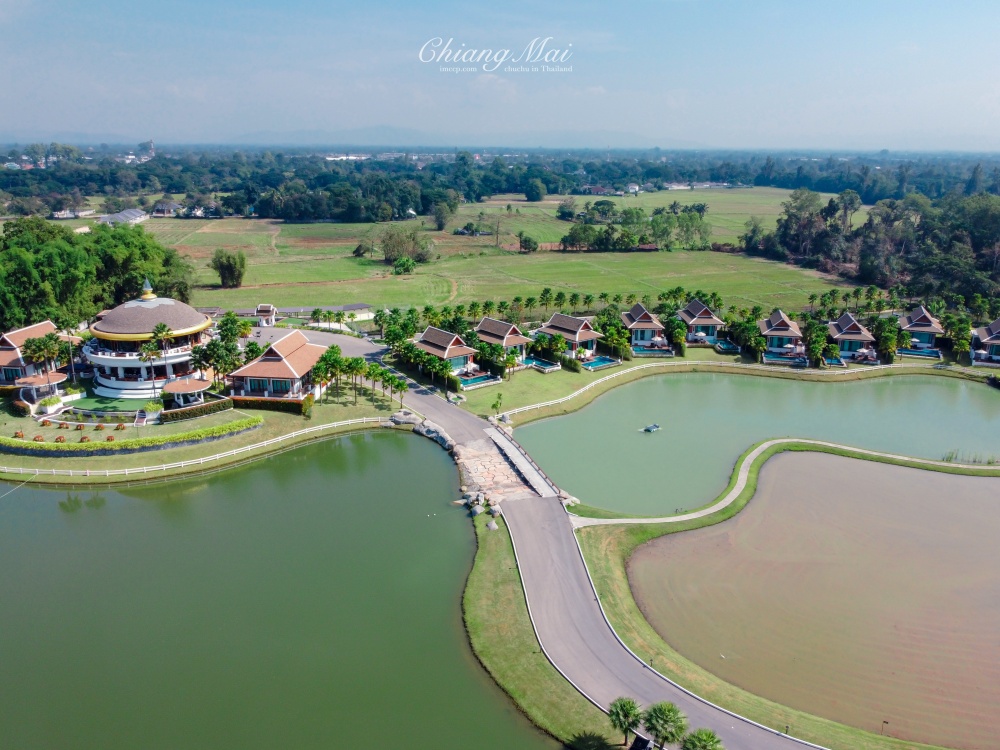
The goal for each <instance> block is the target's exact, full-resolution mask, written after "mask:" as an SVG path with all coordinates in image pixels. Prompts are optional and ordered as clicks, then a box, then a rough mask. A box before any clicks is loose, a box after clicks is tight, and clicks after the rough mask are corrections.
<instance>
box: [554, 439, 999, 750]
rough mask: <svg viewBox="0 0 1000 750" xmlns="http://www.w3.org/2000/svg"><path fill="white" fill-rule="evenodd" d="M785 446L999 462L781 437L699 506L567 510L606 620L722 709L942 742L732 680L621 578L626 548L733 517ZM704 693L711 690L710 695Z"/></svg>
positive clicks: (840, 743) (827, 729)
mask: <svg viewBox="0 0 1000 750" xmlns="http://www.w3.org/2000/svg"><path fill="white" fill-rule="evenodd" d="M787 451H808V452H817V453H829V454H833V455H840V456H845V457H848V458H854V459H858V460H866V461H872V462H877V463H887V464H891V465H896V466H903V467H906V468H915V469H921V470H925V471H938V472H943V473H951V474H958V475H963V476H980V477H1000V467H997V466H982V465H974V464H951V463H948V462H944V461H932V460H929V459H914V458H911V457H909V456H901V455H897V454H889V453H883V452H879V451H872V450H866V449H856V448H852V447H850V446H844V445H840V444H837V443H830V442H828V441H819V440H804V439H803V440H799V439H794V438H781V439H772V440H765V441H762V442H760V443H757V444H755V445H754V446H751V448H749V449H748V450H747V451H746V452H744V453H743V454H742V455H741V456H740V458H739V459H737V462H736V464H735V465H734V467H733V471H732V473H731V475H730V482H729V485H728V486H727V488H726V489H725V490H723V492H722V493H721V495H720V496H719V497H718V498H717V499H716V500H714V501H712V502H710V503H709V504H708V505H706V506H705V507H703V508H702V509H701V510H699V511H693V512H691V513H686V514H682V515H679V516H671V517H665V518H584V517H580V516H574V515H573V514H572V513H571V512H570V511H568V510H567V514H568V515H570V517H571V518H570V521H571V523H572V524H573V526H574V533H573V536H574V538H575V539H576V542H577V546H578V548H579V550H580V555H581V557H582V558H583V559H584V561H585V565H586V566H587V573H588V576H589V577H590V580H591V583H592V584H593V586H594V592H595V594H596V595H597V597H598V599H599V602H600V606H601V610H602V613H604V615H605V618H606V619H607V623H608V627H610V628H611V629H612V630H613V632H614V633H615V637H616V638H618V639H619V640H620V641H621V643H622V645H623V646H625V647H626V648H627V649H629V651H631V652H632V653H635V652H636V651H638V652H640V653H644V654H645V653H655V654H656V657H657V658H658V659H659V660H660V663H661V664H663V666H662V667H661V669H664V670H665V671H667V672H668V674H666V675H664V679H667V680H669V681H670V682H672V683H674V684H677V685H678V686H679V687H680V688H681V689H682V690H685V691H687V692H692V693H693V694H695V695H697V696H698V697H700V698H701V699H702V700H706V701H711V702H712V703H713V704H716V703H717V704H718V705H719V706H720V707H721V708H722V709H723V710H725V711H727V712H732V713H734V714H737V715H739V716H741V717H745V718H746V719H749V720H751V721H754V722H756V723H760V724H763V725H765V726H767V725H771V726H779V727H780V726H784V725H785V724H791V725H792V726H793V727H794V730H793V731H794V732H795V733H796V734H798V735H799V736H800V737H801V738H802V739H803V740H804V741H805V742H807V743H810V744H815V745H817V746H821V745H819V743H825V744H826V745H827V746H830V747H851V748H864V749H865V750H876V749H878V750H881V749H882V748H885V749H886V750H888V749H889V748H893V749H896V748H899V747H904V746H905V747H909V748H915V747H920V748H935V749H939V750H944V748H941V747H940V746H937V745H926V744H921V743H917V742H911V741H903V740H898V739H895V738H892V737H888V736H881V735H877V734H874V733H872V732H868V731H865V730H863V729H859V728H857V727H852V726H849V725H846V724H842V723H839V722H836V721H833V720H830V719H825V718H823V717H820V716H816V715H813V714H808V713H805V712H803V711H799V710H796V709H792V708H789V707H788V706H785V705H783V704H779V703H777V702H774V701H771V700H768V699H766V698H762V697H760V696H757V695H754V694H753V693H750V692H749V691H746V690H743V689H742V688H738V687H736V686H734V685H732V684H730V683H728V682H726V681H725V680H723V679H721V678H719V677H716V676H715V675H714V674H712V673H711V672H709V671H708V670H706V669H704V668H703V667H701V666H700V665H697V664H695V663H694V662H691V661H690V660H688V659H687V658H686V657H684V656H683V655H682V654H680V653H679V652H677V651H676V650H675V649H673V648H672V647H671V646H670V645H669V644H667V643H666V641H664V640H663V638H662V637H661V636H660V635H659V634H658V633H656V631H655V630H653V629H652V626H651V625H650V624H649V622H648V621H647V620H646V619H645V617H644V616H643V615H642V613H641V610H640V609H639V607H638V604H637V603H636V601H635V598H634V595H633V593H632V589H631V586H630V585H629V583H628V578H627V563H628V559H629V557H630V556H631V554H632V553H633V552H634V551H635V550H636V549H638V548H639V547H640V546H642V545H643V544H645V543H646V542H649V541H652V540H654V539H657V538H660V537H662V536H665V535H667V534H671V533H676V532H680V531H689V530H694V529H698V528H704V527H707V526H712V525H715V524H717V523H721V522H723V521H726V520H729V519H730V518H732V517H734V516H735V515H737V514H738V513H740V512H741V511H742V510H743V509H744V508H745V507H746V505H747V504H748V503H749V501H750V500H751V499H752V498H753V496H754V494H756V490H757V477H758V474H759V472H760V469H761V468H762V467H763V466H764V464H766V463H767V461H768V460H769V459H770V458H771V457H773V456H775V455H777V454H780V453H784V452H787ZM623 633H624V635H623ZM706 694H707V695H708V696H712V697H711V698H708V697H706Z"/></svg>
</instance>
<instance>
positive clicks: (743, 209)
mask: <svg viewBox="0 0 1000 750" xmlns="http://www.w3.org/2000/svg"><path fill="white" fill-rule="evenodd" d="M787 196H788V191H785V190H777V189H771V188H753V189H741V190H696V191H688V190H672V191H661V192H658V193H643V194H641V195H638V196H633V197H628V198H615V199H614V200H615V201H616V202H618V203H619V204H625V205H641V206H642V207H644V208H645V209H646V210H647V211H650V212H651V211H652V209H654V208H656V207H658V206H669V205H670V204H671V203H672V202H673V201H675V200H676V201H678V202H679V203H681V204H682V205H686V204H691V203H706V204H707V205H708V213H707V214H706V219H707V220H708V221H709V222H710V223H711V224H712V225H713V231H714V236H715V239H716V240H717V241H720V242H727V241H729V242H733V241H735V240H736V237H737V236H738V235H739V233H740V232H742V231H743V224H744V222H746V220H747V219H748V218H749V217H750V216H751V215H755V216H760V217H761V218H763V219H764V220H765V222H766V223H768V224H769V225H773V224H774V222H775V221H776V220H777V217H778V216H779V214H780V213H781V203H782V201H784V200H785V199H786V198H787ZM563 197H564V196H548V197H546V199H545V200H544V201H541V202H538V203H527V202H526V201H525V200H524V197H523V196H522V195H509V196H496V197H494V198H492V199H490V200H487V201H484V202H482V203H475V204H465V205H462V206H460V207H459V210H458V212H457V213H456V215H455V216H454V217H452V219H451V221H450V222H449V224H448V226H447V227H446V228H445V230H444V231H442V232H438V231H436V230H435V229H434V228H433V225H432V222H431V220H430V219H429V218H424V217H421V218H418V219H414V220H412V221H411V222H407V224H406V226H418V227H420V228H421V231H423V232H425V233H426V236H427V237H428V239H431V240H432V241H433V242H434V256H435V257H434V259H433V260H432V261H431V262H430V263H427V264H425V265H420V266H418V267H417V270H416V272H415V273H414V274H412V275H406V276H393V275H392V274H391V272H390V270H389V268H388V267H387V266H386V265H385V264H384V263H383V262H382V261H381V260H380V259H379V258H378V257H377V256H376V257H375V258H370V257H365V258H355V257H354V256H353V255H352V251H353V249H354V248H355V247H356V246H357V245H358V243H359V242H361V241H362V240H363V239H365V238H374V237H377V235H378V233H379V232H381V231H383V227H382V226H381V225H378V224H367V223H366V224H334V223H320V224H283V223H282V222H280V221H273V220H266V219H242V218H229V219H150V220H148V221H146V222H145V223H143V224H142V226H143V228H144V229H145V230H146V231H147V232H150V233H152V234H153V235H155V236H156V237H157V239H159V240H160V241H161V242H162V243H163V244H165V245H169V246H171V247H175V248H176V249H177V250H178V251H179V252H180V253H181V254H182V255H184V256H186V257H187V258H188V259H189V260H190V261H191V262H192V263H193V264H194V266H195V268H196V284H197V286H196V289H195V293H194V302H195V304H198V305H220V306H222V307H227V306H228V307H246V306H250V305H255V304H257V303H258V302H270V303H272V304H277V305H303V306H310V305H326V304H343V303H349V302H368V303H370V304H373V305H386V306H407V305H417V306H423V305H425V304H433V305H443V304H455V303H468V302H470V301H472V300H479V301H484V300H486V299H493V300H497V301H499V300H502V299H507V300H510V299H511V298H512V297H514V296H516V295H521V296H524V297H526V296H529V295H537V294H538V292H539V291H540V290H541V288H542V287H546V286H547V287H551V288H552V289H553V290H554V291H565V292H566V293H567V294H570V293H572V292H578V293H580V294H581V295H584V294H594V295H598V294H600V293H601V292H608V293H609V294H612V295H613V294H617V293H621V294H629V293H636V294H637V295H638V296H640V297H641V296H642V295H644V294H650V295H652V296H653V297H654V298H655V296H656V294H657V293H658V292H660V291H663V290H665V289H671V288H673V287H676V286H683V287H684V288H686V289H692V290H693V289H703V290H705V291H715V292H718V293H719V294H720V295H722V297H723V299H724V300H725V302H726V304H727V305H729V304H735V305H738V306H752V305H754V304H760V305H762V306H763V307H765V308H767V309H771V308H772V307H775V306H781V307H785V308H789V309H796V308H801V307H803V306H804V305H806V304H807V302H806V300H807V298H808V296H809V294H810V293H812V292H822V291H825V290H826V289H828V288H829V287H830V286H831V285H834V284H836V283H837V282H836V281H835V280H833V279H830V278H825V277H823V276H822V275H821V274H818V273H815V272H811V271H804V270H802V269H798V268H794V267H791V266H788V265H785V264H782V263H774V262H770V261H765V260H759V259H754V258H747V257H744V256H741V255H730V254H724V253H714V252H683V251H682V252H659V253H632V254H629V253H574V254H564V253H562V252H559V251H547V250H544V249H543V250H541V251H540V252H538V253H534V254H532V255H521V254H519V253H517V252H515V251H514V250H513V249H512V248H513V247H514V246H515V243H516V234H517V232H519V231H524V232H525V233H527V234H529V235H530V236H532V237H534V238H535V239H537V240H538V241H539V242H542V243H556V242H558V241H559V239H560V238H561V237H562V235H563V234H565V233H566V231H567V230H568V228H569V226H570V225H569V223H568V222H564V221H560V220H558V219H556V218H555V212H556V208H557V207H558V205H559V201H560V200H561V199H562V198H563ZM575 200H576V202H577V205H578V206H579V207H580V208H581V209H582V208H583V204H584V203H585V202H586V201H587V200H594V198H593V197H592V196H577V197H576V198H575ZM508 204H509V205H510V207H511V210H510V211H509V212H508V211H507V206H508ZM481 214H482V218H483V219H484V220H485V221H486V222H487V223H489V220H490V218H491V217H495V216H496V215H497V214H501V215H502V217H503V218H502V224H501V236H500V241H499V243H498V242H497V240H496V238H494V237H492V236H481V237H471V236H461V235H454V234H453V233H452V232H453V230H454V229H455V228H458V227H461V226H464V225H465V224H466V223H467V222H470V221H471V222H477V221H479V220H480V215H481ZM862 214H863V211H861V212H859V213H858V215H857V216H856V217H855V221H856V222H857V221H863V216H862ZM498 245H499V246H498ZM216 248H225V249H227V250H231V251H235V250H242V251H243V252H244V253H246V256H247V260H248V269H247V273H246V276H245V278H244V282H243V287H242V288H240V289H235V290H224V289H221V288H219V286H218V276H217V275H216V274H215V272H214V271H212V270H211V269H210V268H209V267H208V264H209V261H210V259H211V256H212V253H214V252H215V249H216Z"/></svg>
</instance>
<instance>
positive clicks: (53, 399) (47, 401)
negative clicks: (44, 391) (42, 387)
mask: <svg viewBox="0 0 1000 750" xmlns="http://www.w3.org/2000/svg"><path fill="white" fill-rule="evenodd" d="M38 403H39V404H40V405H42V406H58V405H59V404H61V403H62V399H61V398H59V397H58V396H46V397H45V398H43V399H42V400H41V401H39V402H38Z"/></svg>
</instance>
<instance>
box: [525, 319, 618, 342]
mask: <svg viewBox="0 0 1000 750" xmlns="http://www.w3.org/2000/svg"><path fill="white" fill-rule="evenodd" d="M538 331H539V333H545V334H548V335H549V336H562V337H563V338H564V339H566V340H567V341H572V342H574V343H577V344H579V343H581V342H583V341H593V340H594V339H602V338H604V334H601V333H598V332H597V331H595V330H594V327H593V326H592V325H591V324H590V321H589V320H587V319H586V318H574V317H572V316H570V315H563V314H562V313H555V314H554V315H553V316H552V317H551V318H549V322H548V323H546V324H545V325H544V326H542V327H541V328H539V329H538Z"/></svg>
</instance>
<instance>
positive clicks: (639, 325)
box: [414, 299, 1000, 359]
mask: <svg viewBox="0 0 1000 750" xmlns="http://www.w3.org/2000/svg"><path fill="white" fill-rule="evenodd" d="M677 318H678V319H680V320H681V321H683V322H684V323H685V324H686V325H687V326H688V329H689V331H693V330H695V329H698V328H702V327H708V328H713V329H719V328H722V327H724V326H725V321H723V320H722V319H721V318H719V316H718V315H716V314H715V313H713V312H712V310H711V309H710V308H709V307H708V306H707V305H705V304H704V303H703V302H701V301H700V300H697V299H695V300H692V301H691V302H689V303H688V305H687V307H685V308H684V309H682V310H679V311H678V312H677ZM621 320H622V324H623V325H624V326H625V328H626V329H628V330H629V331H636V330H652V331H655V332H661V331H663V330H665V326H664V325H663V323H662V322H661V321H660V318H659V317H658V316H657V315H655V314H654V313H652V312H650V311H649V310H648V309H646V307H645V306H644V305H642V304H640V303H636V304H635V305H633V306H632V307H631V308H630V309H629V310H627V311H625V312H623V313H621ZM899 323H900V326H901V327H902V329H903V330H904V331H906V332H908V333H911V334H913V333H927V334H932V335H942V334H943V333H944V329H943V328H942V327H941V324H940V322H939V321H938V320H937V318H935V317H934V316H933V315H931V313H930V312H929V311H928V310H927V308H925V307H917V308H915V309H914V310H913V311H911V312H910V313H908V314H907V315H903V316H901V317H900V318H899ZM757 325H758V328H759V329H760V332H761V334H762V335H763V336H765V337H780V338H787V339H801V338H802V331H801V329H800V328H799V324H798V323H796V322H795V321H794V320H792V319H791V318H790V317H789V316H788V315H786V314H785V313H784V312H782V311H781V310H775V311H774V312H773V313H771V315H769V316H768V317H767V318H764V319H762V320H759V321H758V322H757ZM827 326H828V328H829V333H830V337H831V338H832V339H834V341H860V342H863V343H866V344H868V343H873V342H874V341H875V337H874V336H872V334H871V332H870V331H869V330H868V329H867V328H866V327H865V326H864V325H862V324H861V323H860V322H859V321H858V320H857V318H855V317H854V315H852V314H851V313H849V312H845V313H844V314H843V315H841V316H840V317H839V318H838V319H837V320H834V321H830V322H829V323H827ZM475 332H476V335H477V336H478V338H479V340H480V341H483V342H486V343H489V344H497V345H499V346H503V347H514V346H523V345H525V344H528V343H530V342H531V341H532V339H531V338H529V337H527V336H525V335H524V333H523V332H522V331H521V330H520V328H518V326H517V325H515V324H514V323H509V322H506V321H502V320H496V319H494V318H489V317H485V318H482V319H481V320H480V321H479V323H478V325H477V326H476V328H475ZM537 333H544V334H547V335H550V336H561V337H562V338H564V339H565V340H566V341H567V343H569V344H570V345H571V347H573V348H575V347H576V346H578V345H581V344H585V343H586V342H589V341H594V340H597V339H600V338H603V335H602V334H601V333H599V332H598V331H596V330H595V329H594V328H593V326H592V325H591V322H590V319H589V318H585V317H573V316H570V315H565V314H563V313H555V314H554V315H552V317H551V318H549V320H548V322H546V323H545V324H544V325H543V326H541V327H540V328H539V329H538V330H537ZM977 333H978V334H979V338H980V339H981V340H982V341H983V342H985V343H992V342H996V343H1000V320H998V321H996V322H995V323H993V324H991V325H990V326H987V327H985V328H983V329H980V330H979V331H977ZM414 343H415V344H416V345H417V347H418V348H420V349H422V350H423V351H426V352H428V353H430V354H434V355H435V356H438V357H441V358H442V359H451V358H453V357H461V356H471V355H473V354H475V351H474V350H473V349H472V348H471V347H469V346H468V345H467V344H466V342H465V341H464V340H463V339H462V337H461V336H459V335H458V334H454V333H451V332H450V331H445V330H442V329H440V328H435V327H434V326H428V327H427V328H426V330H424V332H423V333H421V334H420V335H419V336H418V337H417V338H416V339H414Z"/></svg>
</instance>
